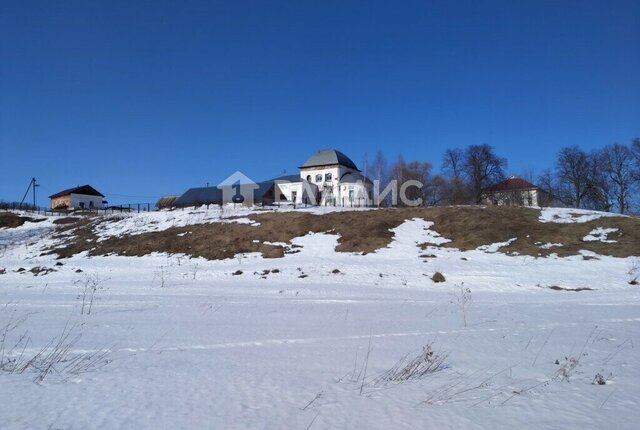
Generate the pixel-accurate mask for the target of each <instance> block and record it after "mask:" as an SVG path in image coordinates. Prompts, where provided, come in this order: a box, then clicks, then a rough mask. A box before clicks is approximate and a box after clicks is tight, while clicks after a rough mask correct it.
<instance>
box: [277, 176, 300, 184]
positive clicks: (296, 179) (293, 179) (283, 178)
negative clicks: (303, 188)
mask: <svg viewBox="0 0 640 430" xmlns="http://www.w3.org/2000/svg"><path fill="white" fill-rule="evenodd" d="M275 181H284V182H292V183H297V182H302V178H301V177H300V175H284V176H279V177H277V178H273V179H271V182H275Z"/></svg>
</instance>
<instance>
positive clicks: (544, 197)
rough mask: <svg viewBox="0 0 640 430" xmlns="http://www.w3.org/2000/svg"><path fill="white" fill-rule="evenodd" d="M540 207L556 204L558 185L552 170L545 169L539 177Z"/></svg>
mask: <svg viewBox="0 0 640 430" xmlns="http://www.w3.org/2000/svg"><path fill="white" fill-rule="evenodd" d="M537 182H538V187H539V190H538V205H540V206H549V205H551V204H554V203H555V202H556V196H557V195H558V192H557V185H556V180H555V178H554V176H553V173H552V172H551V169H545V170H544V171H543V172H542V174H541V175H540V176H538V181H537Z"/></svg>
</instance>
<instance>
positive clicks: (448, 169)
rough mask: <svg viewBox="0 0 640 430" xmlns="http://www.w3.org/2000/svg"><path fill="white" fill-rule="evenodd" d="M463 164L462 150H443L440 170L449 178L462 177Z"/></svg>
mask: <svg viewBox="0 0 640 430" xmlns="http://www.w3.org/2000/svg"><path fill="white" fill-rule="evenodd" d="M463 164H464V152H463V151H462V149H459V148H453V149H447V150H446V151H444V157H443V158H442V171H443V172H444V173H445V174H446V175H447V176H449V177H450V178H461V177H462V166H463Z"/></svg>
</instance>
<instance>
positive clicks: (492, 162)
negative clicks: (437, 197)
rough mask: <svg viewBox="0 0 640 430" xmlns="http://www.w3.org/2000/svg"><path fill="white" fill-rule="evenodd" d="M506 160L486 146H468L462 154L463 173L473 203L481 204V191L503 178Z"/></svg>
mask: <svg viewBox="0 0 640 430" xmlns="http://www.w3.org/2000/svg"><path fill="white" fill-rule="evenodd" d="M506 167H507V159H506V158H502V157H499V156H497V155H496V154H495V153H494V152H493V148H492V147H491V146H489V145H487V144H483V145H470V146H468V147H467V149H466V150H465V152H464V161H463V164H462V168H463V171H464V173H465V175H466V176H467V179H468V181H469V183H470V185H471V188H472V190H473V196H474V199H475V203H481V202H482V190H483V189H484V188H486V187H488V186H489V185H491V184H492V183H494V182H497V181H499V180H502V179H503V178H504V169H505V168H506Z"/></svg>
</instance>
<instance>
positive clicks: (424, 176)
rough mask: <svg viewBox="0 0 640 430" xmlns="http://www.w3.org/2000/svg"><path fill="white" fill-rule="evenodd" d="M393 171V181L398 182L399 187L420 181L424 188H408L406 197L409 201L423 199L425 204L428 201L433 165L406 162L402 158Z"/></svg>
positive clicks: (420, 162) (423, 162) (421, 162)
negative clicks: (409, 182)
mask: <svg viewBox="0 0 640 430" xmlns="http://www.w3.org/2000/svg"><path fill="white" fill-rule="evenodd" d="M391 171H392V177H393V179H395V180H397V181H398V185H399V186H402V184H404V183H405V182H406V181H410V180H412V181H418V182H420V183H421V184H422V188H418V187H408V188H407V189H406V191H405V195H406V197H407V198H408V199H409V200H417V199H422V202H423V204H424V203H425V202H427V200H428V195H429V191H428V187H429V184H430V182H431V163H429V162H426V161H411V162H409V163H407V162H405V161H404V158H403V157H402V156H400V157H399V158H398V161H397V162H396V164H394V166H393V168H392V169H391Z"/></svg>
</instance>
